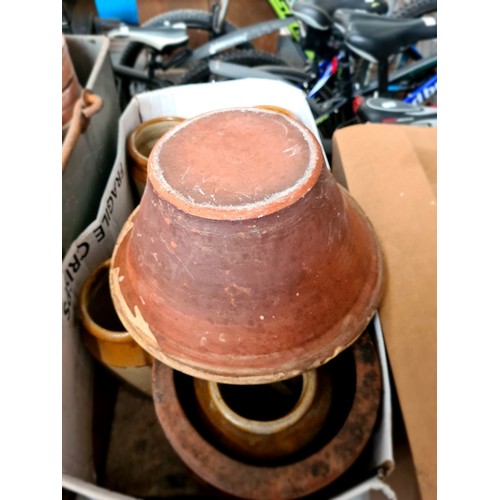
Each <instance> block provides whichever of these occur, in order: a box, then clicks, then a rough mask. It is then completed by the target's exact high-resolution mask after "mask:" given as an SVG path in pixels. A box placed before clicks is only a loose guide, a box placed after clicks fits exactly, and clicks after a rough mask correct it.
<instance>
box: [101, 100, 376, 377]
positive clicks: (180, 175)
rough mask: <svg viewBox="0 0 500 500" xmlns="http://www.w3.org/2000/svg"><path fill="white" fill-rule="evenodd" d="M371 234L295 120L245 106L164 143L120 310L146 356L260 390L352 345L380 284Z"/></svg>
mask: <svg viewBox="0 0 500 500" xmlns="http://www.w3.org/2000/svg"><path fill="white" fill-rule="evenodd" d="M381 278H382V256H381V252H380V248H379V245H378V242H377V239H376V236H375V233H374V231H373V228H372V226H371V224H370V223H369V221H368V220H367V218H366V217H365V215H364V214H363V212H362V210H361V208H360V207H359V206H358V205H357V203H356V202H355V201H354V200H353V199H352V197H351V196H350V195H349V194H348V193H347V192H346V191H345V190H343V189H342V188H341V187H339V185H338V184H337V183H336V182H335V179H334V178H333V176H332V174H331V173H330V171H329V170H328V168H327V166H326V165H325V163H324V160H323V153H322V150H321V147H320V145H319V143H318V141H317V140H316V138H315V137H314V136H313V134H312V133H311V132H310V131H309V130H308V129H307V128H306V127H305V126H304V125H302V124H301V123H300V122H298V121H296V120H292V119H290V118H288V117H287V116H285V115H283V114H281V113H276V112H273V111H268V110H262V109H256V108H246V109H244V108H238V109H230V110H224V111H216V112H212V113H207V114H204V115H200V116H198V117H195V118H193V119H190V120H186V121H185V122H184V123H182V124H180V125H178V126H177V127H175V128H174V129H172V130H171V131H170V132H167V134H165V135H164V136H163V137H162V138H161V139H160V140H159V141H158V143H157V144H156V146H155V147H154V149H153V151H152V153H151V155H150V157H149V166H148V180H147V185H146V189H145V192H144V196H143V198H142V200H141V203H140V205H139V206H138V207H137V208H136V210H135V211H134V213H133V214H132V215H131V216H130V218H129V219H128V221H127V222H126V224H125V225H124V227H123V229H122V231H121V233H120V235H119V238H118V240H117V243H116V246H115V249H114V252H113V257H112V265H111V272H110V282H111V293H112V297H113V301H114V304H115V307H116V310H117V312H118V314H119V316H120V318H121V320H122V322H123V324H124V325H125V327H126V328H127V330H128V331H129V332H130V333H131V335H132V336H133V337H134V339H135V340H136V341H137V342H138V343H139V344H140V345H141V346H142V347H143V348H144V349H145V350H147V351H148V352H149V353H150V354H151V355H152V356H154V357H155V358H156V359H159V360H160V361H162V362H163V363H165V364H168V365H170V366H171V367H173V368H175V369H177V370H180V371H182V372H184V373H187V374H189V375H192V376H194V377H196V378H202V379H208V380H214V381H217V382H223V383H230V384H260V383H266V382H272V381H276V380H283V379H287V378H292V377H294V376H295V375H298V374H301V373H303V372H305V371H308V370H311V369H314V368H316V367H318V366H320V365H322V364H324V363H326V362H327V361H328V360H330V359H332V358H333V357H335V356H336V355H337V354H339V353H340V352H341V351H342V350H344V349H345V348H346V347H348V346H349V345H351V344H352V343H353V342H354V341H355V340H356V339H357V338H358V337H359V335H360V334H361V333H362V331H363V330H364V328H365V327H366V325H367V324H368V322H369V321H370V319H371V318H372V316H373V314H374V312H375V310H376V307H377V305H378V302H379V299H380V295H381V290H382V279H381Z"/></svg>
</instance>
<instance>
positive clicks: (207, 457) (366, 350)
mask: <svg viewBox="0 0 500 500" xmlns="http://www.w3.org/2000/svg"><path fill="white" fill-rule="evenodd" d="M320 370H325V371H328V370H331V373H332V387H334V388H335V381H338V382H339V384H338V385H337V386H336V387H337V389H342V391H339V392H337V393H335V392H334V393H333V395H332V402H331V411H330V413H329V415H328V418H327V420H326V421H325V422H324V424H323V425H322V426H320V427H321V428H320V431H321V433H320V435H319V439H318V440H317V442H316V443H314V445H313V446H310V447H309V449H308V451H307V453H302V454H301V455H300V456H295V457H293V456H292V457H288V460H286V457H282V460H281V462H279V463H271V464H269V463H267V461H266V460H259V461H248V460H246V459H245V458H243V457H241V456H235V455H234V454H233V453H231V452H230V451H228V450H226V449H224V447H223V446H221V445H220V443H218V442H214V441H213V439H211V433H210V432H207V429H205V428H204V426H203V422H201V421H200V420H199V419H197V418H196V416H197V413H198V409H197V407H196V406H194V405H193V404H192V401H191V400H192V394H189V391H190V384H189V383H188V382H189V381H190V380H189V379H190V377H188V376H186V375H182V374H180V372H176V371H175V370H172V369H171V368H170V367H168V366H167V365H164V364H163V363H160V362H159V361H155V362H154V364H153V379H152V380H153V381H152V385H153V401H154V405H155V410H156V414H157V416H158V419H159V422H160V424H161V426H162V429H163V432H164V433H165V436H166V438H167V439H168V441H169V442H170V444H171V445H172V447H173V448H174V450H175V451H176V452H177V454H178V455H179V457H180V458H181V459H182V460H183V461H184V462H185V464H186V465H187V466H188V467H189V468H190V469H191V470H192V471H193V472H194V474H195V475H196V476H198V477H200V478H201V479H202V480H203V481H204V482H205V483H208V484H209V485H210V486H211V487H213V488H215V489H216V490H218V491H220V492H223V493H224V494H226V495H230V496H231V497H237V498H252V499H259V500H260V499H263V498H272V499H275V500H278V499H280V500H281V499H292V498H302V497H306V496H307V495H310V494H313V493H316V492H318V491H319V490H322V489H323V488H326V487H329V486H331V485H332V483H334V482H335V481H336V480H337V479H338V478H339V477H340V476H342V475H343V474H344V473H345V472H346V471H348V470H349V469H350V468H351V467H352V466H353V464H354V463H355V461H356V459H357V458H358V457H359V456H360V454H361V453H362V452H363V450H364V449H365V448H366V446H367V443H368V442H369V439H370V437H371V435H372V433H373V429H374V427H375V423H376V421H377V415H378V411H379V406H380V398H381V372H380V364H379V359H378V355H377V352H376V349H375V347H374V344H373V342H372V340H371V338H370V335H369V334H368V333H365V334H363V335H362V336H361V337H360V338H359V340H358V341H357V342H356V343H355V344H353V345H352V346H351V347H350V348H349V349H347V350H346V351H344V352H343V353H342V354H341V355H339V356H338V357H337V358H336V359H333V360H332V361H330V362H329V363H327V364H326V365H325V366H323V367H321V368H320ZM333 377H334V378H333ZM191 380H192V379H191ZM340 381H341V382H340ZM339 386H342V387H339ZM347 386H349V387H350V389H349V391H347V394H343V395H342V396H341V393H342V392H344V393H345V392H346V391H345V388H346V387H347ZM239 387H240V388H241V387H242V386H239ZM192 390H193V389H192V383H191V391H192ZM340 412H342V414H341V415H340V416H339V415H338V413H340ZM211 430H213V428H212V429H211ZM325 498H326V497H325ZM328 498H329V496H328Z"/></svg>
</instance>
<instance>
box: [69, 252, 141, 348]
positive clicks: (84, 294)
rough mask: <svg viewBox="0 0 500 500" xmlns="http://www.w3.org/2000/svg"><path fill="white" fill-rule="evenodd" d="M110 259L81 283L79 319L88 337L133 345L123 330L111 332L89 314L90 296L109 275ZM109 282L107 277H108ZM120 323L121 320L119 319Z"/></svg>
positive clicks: (131, 338)
mask: <svg viewBox="0 0 500 500" xmlns="http://www.w3.org/2000/svg"><path fill="white" fill-rule="evenodd" d="M110 266H111V259H107V260H105V261H103V262H101V263H100V264H99V265H98V266H97V267H96V268H95V269H94V270H93V271H92V272H91V273H90V274H89V275H88V276H87V279H86V280H85V282H84V283H83V286H82V290H81V292H80V298H79V301H78V307H79V312H80V319H81V322H82V324H83V327H84V328H85V330H86V331H87V332H88V333H89V335H91V336H93V337H95V338H97V339H100V340H104V341H109V342H113V343H120V344H126V343H135V341H134V339H133V337H132V335H130V333H129V332H128V331H127V330H126V329H125V330H124V331H112V330H108V329H107V328H104V327H102V326H101V325H99V324H98V323H96V322H95V321H94V319H93V318H92V315H91V314H90V312H89V304H90V300H91V299H90V294H91V291H92V289H93V288H94V286H95V285H96V283H97V282H98V281H99V280H101V279H102V277H103V275H104V274H105V273H108V274H109V270H110ZM108 280H109V277H108ZM120 321H121V318H120ZM122 323H123V322H122Z"/></svg>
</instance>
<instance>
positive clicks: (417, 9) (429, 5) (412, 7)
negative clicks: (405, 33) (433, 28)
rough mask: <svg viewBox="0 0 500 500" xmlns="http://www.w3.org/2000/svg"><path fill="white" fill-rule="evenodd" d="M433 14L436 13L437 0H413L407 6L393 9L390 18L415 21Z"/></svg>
mask: <svg viewBox="0 0 500 500" xmlns="http://www.w3.org/2000/svg"><path fill="white" fill-rule="evenodd" d="M434 12H437V0H413V1H412V2H410V3H409V4H406V5H403V6H402V7H398V8H397V9H395V10H394V12H393V13H392V17H397V18H414V19H416V18H418V17H423V16H428V15H431V14H432V13H434Z"/></svg>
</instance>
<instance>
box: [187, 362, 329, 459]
mask: <svg viewBox="0 0 500 500" xmlns="http://www.w3.org/2000/svg"><path fill="white" fill-rule="evenodd" d="M193 383H194V392H195V395H196V399H197V401H198V403H199V405H200V410H201V415H202V418H204V420H205V421H206V422H207V425H208V426H209V428H210V432H211V435H212V436H213V438H214V440H215V442H216V443H218V444H219V446H220V448H221V449H227V450H229V451H231V452H232V453H234V454H235V455H236V456H239V457H242V459H252V460H258V461H262V460H264V461H274V460H279V459H283V458H286V457H289V456H293V455H294V454H296V453H298V452H299V451H300V450H302V449H304V448H305V447H306V446H307V445H308V444H309V443H310V442H312V441H313V440H314V438H315V437H316V436H317V434H318V433H319V432H320V430H321V428H322V426H323V424H324V422H325V420H326V418H327V415H328V412H329V410H330V403H331V386H330V383H331V381H330V378H329V377H328V374H327V373H326V372H325V371H321V369H319V370H311V371H308V372H305V373H303V374H302V375H299V376H297V377H294V378H293V379H292V380H285V381H280V382H275V383H271V384H263V385H258V386H254V385H252V386H242V385H231V386H228V385H226V384H218V383H217V382H213V381H207V380H202V379H194V382H193Z"/></svg>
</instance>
